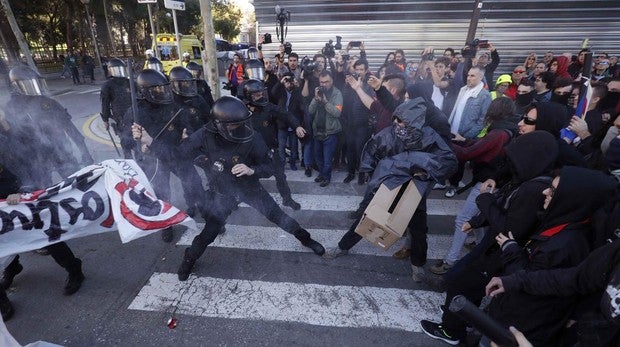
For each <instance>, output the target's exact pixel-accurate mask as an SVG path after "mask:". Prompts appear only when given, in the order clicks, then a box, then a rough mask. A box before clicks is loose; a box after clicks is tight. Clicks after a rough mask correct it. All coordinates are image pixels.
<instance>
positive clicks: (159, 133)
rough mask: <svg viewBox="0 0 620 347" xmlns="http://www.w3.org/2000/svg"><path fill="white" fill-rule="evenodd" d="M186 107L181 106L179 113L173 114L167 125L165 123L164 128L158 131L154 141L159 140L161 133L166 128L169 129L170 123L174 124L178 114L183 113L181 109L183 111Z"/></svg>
mask: <svg viewBox="0 0 620 347" xmlns="http://www.w3.org/2000/svg"><path fill="white" fill-rule="evenodd" d="M183 110H184V108H180V109H179V110H178V111H177V113H175V114H174V116H172V118H170V120H169V121H168V123H166V125H164V127H163V128H161V130H160V131H159V132H158V133H157V135H155V137H154V138H153V142H155V140H157V139H158V138H159V137H160V136H161V134H163V133H164V130H166V129H168V127H169V126H170V124H172V122H174V120H175V119H176V118H177V116H178V115H179V114H181V111H183Z"/></svg>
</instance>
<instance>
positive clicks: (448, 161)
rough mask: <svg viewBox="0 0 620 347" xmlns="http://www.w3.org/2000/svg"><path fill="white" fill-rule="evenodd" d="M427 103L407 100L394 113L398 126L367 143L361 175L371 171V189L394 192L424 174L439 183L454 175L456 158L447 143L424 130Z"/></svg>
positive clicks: (427, 128)
mask: <svg viewBox="0 0 620 347" xmlns="http://www.w3.org/2000/svg"><path fill="white" fill-rule="evenodd" d="M426 111H427V108H426V102H425V101H424V99H423V98H415V99H410V100H407V101H406V102H404V103H403V104H401V105H400V106H398V107H397V108H396V110H394V113H393V116H394V118H395V120H400V121H401V122H400V124H396V123H395V124H394V125H392V126H391V127H387V128H384V129H383V130H381V131H380V132H379V133H377V134H376V135H374V136H373V137H371V138H370V140H368V142H367V143H366V145H365V146H364V151H363V152H362V160H361V163H360V172H366V173H371V172H373V171H374V173H373V175H372V178H371V181H370V182H369V189H370V188H375V189H376V188H378V187H379V186H380V185H381V183H385V184H386V186H387V187H388V188H390V189H393V188H395V187H397V186H399V185H401V184H403V183H405V182H407V181H408V180H409V179H411V177H412V175H413V174H414V173H416V172H424V173H425V174H426V175H427V176H428V177H430V178H433V179H434V180H436V181H438V182H442V181H445V179H446V178H447V177H449V176H450V175H451V174H452V173H454V171H456V166H457V162H456V157H455V156H454V154H453V153H452V150H451V149H450V147H449V146H448V145H447V144H446V142H445V141H444V140H443V139H442V138H441V136H439V134H437V133H436V132H435V131H434V130H433V129H431V128H430V127H425V126H424V124H425V122H426V118H425V115H426Z"/></svg>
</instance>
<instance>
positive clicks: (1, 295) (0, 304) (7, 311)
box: [0, 289, 15, 322]
mask: <svg viewBox="0 0 620 347" xmlns="http://www.w3.org/2000/svg"><path fill="white" fill-rule="evenodd" d="M0 312H2V320H3V321H5V322H6V321H8V320H9V319H11V317H13V314H14V313H15V309H14V308H13V305H12V304H11V301H9V298H8V297H7V296H6V292H5V291H4V290H2V289H0Z"/></svg>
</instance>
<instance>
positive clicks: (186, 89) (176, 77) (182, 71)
mask: <svg viewBox="0 0 620 347" xmlns="http://www.w3.org/2000/svg"><path fill="white" fill-rule="evenodd" d="M168 77H169V78H170V84H171V86H172V92H173V93H175V94H178V95H182V96H196V95H198V90H197V88H196V79H194V75H192V73H191V71H189V70H188V69H186V68H184V67H183V66H175V67H173V68H172V69H170V74H168Z"/></svg>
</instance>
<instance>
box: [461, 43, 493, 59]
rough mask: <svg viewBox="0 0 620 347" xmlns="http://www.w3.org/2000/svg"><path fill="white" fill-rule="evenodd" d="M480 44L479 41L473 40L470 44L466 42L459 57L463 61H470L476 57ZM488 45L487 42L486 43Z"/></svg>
mask: <svg viewBox="0 0 620 347" xmlns="http://www.w3.org/2000/svg"><path fill="white" fill-rule="evenodd" d="M479 43H480V40H479V39H474V40H473V41H471V42H467V43H466V44H465V47H463V49H462V50H461V55H462V56H463V58H465V59H472V58H475V57H476V53H477V51H478V44H479ZM487 43H488V41H487Z"/></svg>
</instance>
